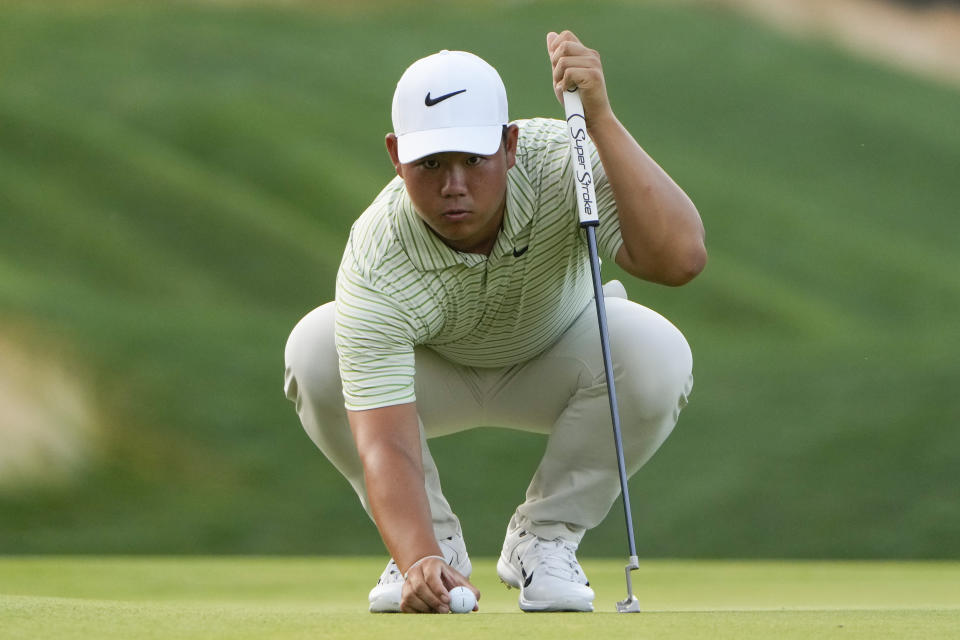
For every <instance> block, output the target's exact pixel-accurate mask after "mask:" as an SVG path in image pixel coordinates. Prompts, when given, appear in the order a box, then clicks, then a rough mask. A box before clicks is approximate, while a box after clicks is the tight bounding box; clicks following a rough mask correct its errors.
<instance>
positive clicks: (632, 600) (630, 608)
mask: <svg viewBox="0 0 960 640" xmlns="http://www.w3.org/2000/svg"><path fill="white" fill-rule="evenodd" d="M617 613H640V601H639V600H637V596H635V595H633V594H632V593H631V594H630V595H629V596H627V599H626V600H621V601H620V602H618V603H617Z"/></svg>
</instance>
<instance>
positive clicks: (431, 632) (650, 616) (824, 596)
mask: <svg viewBox="0 0 960 640" xmlns="http://www.w3.org/2000/svg"><path fill="white" fill-rule="evenodd" d="M382 564H383V559H382V558H295V557H288V558H217V559H210V558H191V559H183V558H139V559H130V558H117V557H113V558H95V557H91V558H22V559H14V558H4V559H0V585H2V587H0V617H2V619H3V620H4V638H11V639H13V638H21V637H22V638H32V637H58V638H65V639H69V638H87V637H97V638H104V639H110V638H129V637H138V638H205V639H207V638H227V637H229V638H255V637H256V638H264V637H269V638H301V637H303V638H306V637H310V638H373V637H383V636H384V635H390V636H392V637H398V638H414V637H424V636H429V637H433V636H443V637H449V638H471V639H478V640H483V639H484V638H497V637H501V636H502V634H503V633H507V632H508V633H511V634H521V635H523V636H525V637H532V638H541V637H542V638H546V637H557V634H560V633H562V634H564V635H566V636H569V637H576V636H578V635H587V634H589V635H591V636H594V637H602V638H663V639H666V640H669V639H671V638H682V639H688V638H694V637H711V638H770V637H774V636H776V637H781V638H787V639H789V638H812V637H816V638H871V639H872V638H934V637H947V636H948V635H949V634H950V633H952V632H954V631H955V630H956V628H957V625H958V624H960V565H958V564H957V563H875V562H863V563H856V562H846V563H824V562H690V561H654V562H644V563H643V566H642V568H641V569H640V570H639V571H637V572H634V574H633V575H634V581H635V584H636V587H635V589H636V594H637V596H638V598H639V599H640V601H641V603H642V605H643V608H644V613H642V614H641V615H618V614H616V613H614V611H615V606H614V603H615V602H616V600H618V599H620V598H622V597H623V590H624V580H623V570H622V567H623V563H622V562H619V561H614V560H590V561H588V562H585V563H584V567H585V569H586V571H587V573H588V575H589V576H590V578H591V581H592V584H593V585H594V587H595V589H596V592H597V600H596V607H597V612H596V613H594V614H562V613H560V614H539V615H534V614H522V613H521V612H520V611H519V609H518V608H517V606H516V594H517V592H516V591H508V590H507V589H505V588H504V587H503V585H501V584H500V583H499V582H498V581H497V578H496V575H495V569H494V564H495V561H494V559H491V558H485V559H481V560H479V561H477V562H476V563H475V574H474V578H475V583H476V585H477V586H478V588H479V589H480V590H481V594H482V595H481V600H480V612H478V614H474V615H469V616H452V617H451V616H442V617H435V616H421V617H408V616H389V615H380V616H377V615H371V614H369V613H367V612H366V611H365V603H366V593H367V591H368V590H369V588H370V583H371V580H372V579H373V578H374V577H375V576H376V575H378V573H379V571H380V569H382Z"/></svg>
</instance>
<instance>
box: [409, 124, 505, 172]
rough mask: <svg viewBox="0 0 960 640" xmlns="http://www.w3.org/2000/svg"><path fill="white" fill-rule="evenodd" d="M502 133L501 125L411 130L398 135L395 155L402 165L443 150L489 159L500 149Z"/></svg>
mask: <svg viewBox="0 0 960 640" xmlns="http://www.w3.org/2000/svg"><path fill="white" fill-rule="evenodd" d="M502 131H503V125H501V124H495V125H486V126H482V127H451V128H447V129H429V130H427V131H414V132H412V133H407V134H404V135H402V136H397V155H398V156H399V157H400V162H402V163H404V164H406V163H408V162H413V161H414V160H419V159H420V158H422V157H424V156H429V155H432V154H434V153H443V152H445V151H457V152H461V153H475V154H477V155H479V156H489V155H493V154H494V153H496V151H497V149H499V148H500V138H501V136H502Z"/></svg>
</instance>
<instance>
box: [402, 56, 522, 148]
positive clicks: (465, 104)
mask: <svg viewBox="0 0 960 640" xmlns="http://www.w3.org/2000/svg"><path fill="white" fill-rule="evenodd" d="M509 121H510V118H509V117H508V116H507V90H506V89H505V88H504V86H503V81H502V80H501V79H500V74H498V73H497V70H496V69H494V68H493V67H491V66H490V65H489V64H487V63H486V62H485V61H484V60H483V59H481V58H479V57H477V56H475V55H473V54H472V53H467V52H466V51H446V50H444V51H441V52H440V53H435V54H433V55H432V56H427V57H426V58H421V59H420V60H417V61H416V62H414V63H413V64H412V65H410V66H409V67H408V68H407V70H406V71H404V72H403V75H402V76H401V77H400V81H399V82H398V83H397V90H396V92H394V94H393V132H394V133H395V134H396V136H397V150H398V154H399V156H400V162H403V163H407V162H413V161H414V160H417V159H419V158H422V157H424V156H428V155H430V154H433V153H440V152H443V151H462V152H465V153H475V154H477V155H482V156H488V155H492V154H493V153H495V152H496V151H497V149H499V148H500V139H501V134H502V131H503V125H505V124H507V123H508V122H509Z"/></svg>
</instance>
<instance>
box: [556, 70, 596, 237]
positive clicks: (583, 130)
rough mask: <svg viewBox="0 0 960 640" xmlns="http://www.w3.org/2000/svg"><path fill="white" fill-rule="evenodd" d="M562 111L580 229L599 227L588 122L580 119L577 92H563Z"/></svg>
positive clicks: (578, 95)
mask: <svg viewBox="0 0 960 640" xmlns="http://www.w3.org/2000/svg"><path fill="white" fill-rule="evenodd" d="M563 108H564V110H565V111H566V112H567V131H568V133H569V134H570V160H571V162H572V163H573V164H572V165H571V166H572V167H573V180H574V190H575V191H576V197H577V212H578V213H579V215H580V226H581V227H591V226H596V225H598V224H600V219H599V217H598V215H597V195H596V193H594V190H593V166H592V163H591V162H590V150H589V149H588V147H587V121H586V119H585V118H584V117H583V102H582V101H581V100H580V90H579V89H576V88H574V89H572V90H571V89H567V90H566V91H564V92H563Z"/></svg>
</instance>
